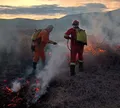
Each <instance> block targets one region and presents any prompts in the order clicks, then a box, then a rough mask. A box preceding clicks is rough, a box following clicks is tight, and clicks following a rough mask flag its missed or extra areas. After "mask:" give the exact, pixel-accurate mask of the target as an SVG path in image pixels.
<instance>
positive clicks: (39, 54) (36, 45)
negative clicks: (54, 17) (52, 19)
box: [31, 25, 57, 70]
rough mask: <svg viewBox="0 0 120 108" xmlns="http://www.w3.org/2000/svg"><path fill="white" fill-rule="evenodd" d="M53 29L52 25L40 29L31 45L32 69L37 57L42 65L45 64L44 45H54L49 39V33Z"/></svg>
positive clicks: (34, 66)
mask: <svg viewBox="0 0 120 108" xmlns="http://www.w3.org/2000/svg"><path fill="white" fill-rule="evenodd" d="M52 30H53V26H52V25H48V26H47V27H46V28H45V29H43V30H41V31H40V33H39V34H38V36H37V37H36V39H34V42H33V44H32V46H31V49H32V51H33V52H34V53H33V70H36V66H37V63H38V61H39V59H41V61H42V66H43V67H44V66H45V60H46V57H45V51H44V50H45V47H46V45H47V44H48V43H50V44H54V45H56V44H57V43H56V42H54V41H52V40H49V35H50V33H51V31H52Z"/></svg>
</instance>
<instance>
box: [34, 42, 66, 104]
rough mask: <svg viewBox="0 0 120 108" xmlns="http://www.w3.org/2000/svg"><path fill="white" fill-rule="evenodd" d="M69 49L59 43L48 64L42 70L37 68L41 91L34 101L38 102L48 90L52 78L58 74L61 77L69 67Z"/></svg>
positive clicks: (38, 84)
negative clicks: (67, 55)
mask: <svg viewBox="0 0 120 108" xmlns="http://www.w3.org/2000/svg"><path fill="white" fill-rule="evenodd" d="M67 53H68V49H66V47H65V46H64V45H63V44H61V43H60V44H59V45H58V46H56V47H55V48H53V50H52V55H51V58H50V60H49V61H48V64H47V65H46V66H45V68H44V69H43V70H42V71H39V70H37V73H38V74H37V75H36V78H37V79H38V80H39V83H37V84H36V87H39V88H40V91H39V92H38V93H37V94H36V99H33V102H36V101H37V100H38V99H39V97H40V96H41V95H43V94H44V93H45V92H46V89H47V87H48V86H49V83H50V82H51V80H52V79H54V78H55V77H56V76H59V77H61V75H62V74H64V72H66V69H67V64H68V62H67V57H66V54H67Z"/></svg>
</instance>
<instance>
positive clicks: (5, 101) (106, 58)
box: [0, 45, 120, 108]
mask: <svg viewBox="0 0 120 108" xmlns="http://www.w3.org/2000/svg"><path fill="white" fill-rule="evenodd" d="M85 53H87V54H88V55H89V54H92V56H93V57H94V59H96V64H95V65H96V67H97V66H98V65H99V66H101V69H104V71H108V70H111V69H113V70H119V64H120V52H119V50H118V49H117V50H115V49H113V47H110V46H109V47H108V46H107V47H106V46H105V45H102V46H99V47H94V46H88V47H86V48H85ZM88 65H90V64H88ZM14 68H18V67H14ZM89 68H91V69H92V67H89ZM88 70H89V69H88ZM89 71H90V70H89ZM12 72H13V73H15V71H12ZM58 82H59V81H57V83H58ZM26 83H27V85H26V86H24V87H23V88H22V89H21V90H20V91H19V92H17V93H14V92H13V91H12V89H11V88H10V87H9V86H8V85H9V83H8V81H7V80H6V79H3V82H2V85H1V90H0V91H1V92H0V100H2V101H1V102H0V108H19V107H27V104H26V103H27V99H26V94H27V92H28V89H29V81H26ZM36 83H37V82H36ZM57 83H56V84H54V86H53V87H52V86H51V89H53V90H55V89H57V90H55V92H56V93H57V91H59V90H60V89H59V86H57ZM68 83H69V81H68ZM61 85H62V86H63V87H66V86H67V84H66V83H65V82H62V84H60V87H61ZM70 87H72V85H70ZM76 87H77V86H76ZM68 88H69V87H68ZM63 89H64V88H61V90H63ZM66 89H67V88H66ZM69 89H70V88H69ZM76 89H77V88H76ZM71 90H72V89H71ZM39 91H40V88H38V87H36V88H34V92H39ZM52 92H54V91H50V93H51V94H52ZM59 92H60V91H59ZM69 92H70V91H69ZM46 95H47V96H46V97H45V99H46V100H44V99H42V98H40V99H39V100H38V101H37V103H36V105H39V106H41V105H43V106H44V105H45V102H46V103H47V104H50V103H49V101H50V100H48V99H51V97H49V95H50V94H46ZM56 95H57V94H56ZM61 95H62V94H61ZM50 96H51V95H50ZM47 98H48V99H47ZM61 98H62V97H61ZM66 99H67V98H66ZM42 100H44V102H42ZM51 101H52V102H53V100H51ZM54 101H55V100H54ZM40 103H41V105H40ZM61 107H62V106H61Z"/></svg>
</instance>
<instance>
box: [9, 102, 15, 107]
mask: <svg viewBox="0 0 120 108" xmlns="http://www.w3.org/2000/svg"><path fill="white" fill-rule="evenodd" d="M16 106H17V105H16V104H13V103H11V104H8V107H16Z"/></svg>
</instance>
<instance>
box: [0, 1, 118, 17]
mask: <svg viewBox="0 0 120 108" xmlns="http://www.w3.org/2000/svg"><path fill="white" fill-rule="evenodd" d="M118 8H120V0H1V1H0V18H6V19H11V18H30V19H44V18H59V17H62V16H64V15H68V14H77V13H78V14H79V13H86V12H101V11H108V10H115V9H118Z"/></svg>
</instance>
